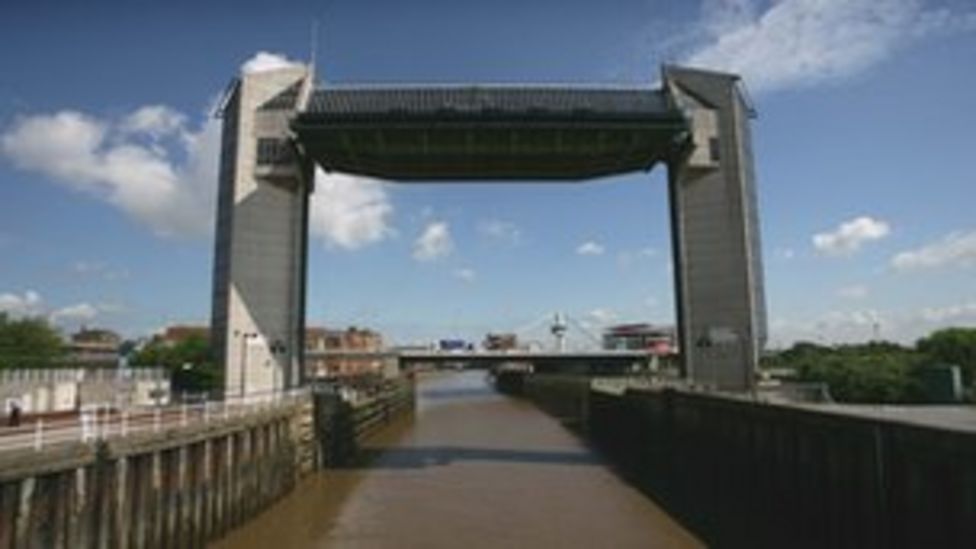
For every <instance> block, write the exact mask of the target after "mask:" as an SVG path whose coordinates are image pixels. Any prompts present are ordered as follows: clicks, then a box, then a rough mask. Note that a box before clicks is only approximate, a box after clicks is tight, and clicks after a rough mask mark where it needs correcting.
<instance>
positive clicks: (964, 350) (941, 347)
mask: <svg viewBox="0 0 976 549" xmlns="http://www.w3.org/2000/svg"><path fill="white" fill-rule="evenodd" d="M916 347H917V348H918V350H919V352H921V353H922V354H923V355H924V356H925V358H926V359H927V360H929V361H930V362H937V363H942V364H952V365H956V366H959V368H960V369H961V370H962V377H963V382H964V383H965V384H966V385H972V383H973V378H974V377H976V328H945V329H942V330H938V331H935V332H932V333H931V334H929V335H928V337H924V338H922V339H920V340H918V343H917V345H916Z"/></svg>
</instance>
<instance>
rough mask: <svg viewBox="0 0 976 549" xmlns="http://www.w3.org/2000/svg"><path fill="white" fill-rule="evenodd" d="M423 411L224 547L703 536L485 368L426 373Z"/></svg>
mask: <svg viewBox="0 0 976 549" xmlns="http://www.w3.org/2000/svg"><path fill="white" fill-rule="evenodd" d="M419 396H420V399H419V403H418V411H417V414H416V416H415V417H414V418H412V419H411V420H409V421H405V422H403V424H401V425H397V426H396V427H393V428H390V429H388V430H387V431H386V432H384V433H382V434H381V435H380V436H378V437H376V438H375V440H373V441H372V442H371V443H370V444H369V446H368V448H367V451H368V452H369V453H370V454H371V456H372V458H373V459H371V460H370V464H369V466H365V467H366V468H363V469H349V470H342V471H335V472H332V471H330V472H328V473H324V474H321V475H317V476H315V477H312V478H310V479H308V480H307V481H304V482H303V483H302V485H301V486H299V487H298V489H297V490H296V491H295V493H294V494H292V495H291V496H289V497H287V498H286V499H285V500H283V501H282V502H281V503H280V504H278V505H276V506H275V507H274V508H272V509H271V510H269V511H268V512H267V513H264V514H263V515H261V516H260V517H258V518H257V519H256V520H254V521H252V522H251V523H249V524H248V525H246V526H245V527H243V528H241V529H239V530H237V531H235V532H232V533H231V535H230V536H228V537H227V538H225V540H223V541H222V542H221V543H220V544H219V545H218V546H219V547H228V548H229V547H235V548H236V547H272V548H277V549H284V548H286V547H364V548H366V547H369V548H387V547H389V548H394V547H395V548H413V547H416V548H463V549H474V548H480V547H506V548H509V547H526V548H540V547H560V548H568V547H586V548H590V547H592V548H627V547H635V548H636V547H641V548H647V547H699V546H701V543H700V542H699V541H698V540H696V539H695V538H694V536H692V535H691V534H690V533H689V532H688V531H686V530H685V529H684V528H682V527H681V525H679V524H677V523H676V522H675V521H674V520H673V519H672V518H670V517H669V516H668V515H667V514H666V513H664V512H663V511H662V510H661V509H660V508H659V507H657V506H656V505H655V504H654V503H653V502H652V501H651V500H649V499H647V498H646V497H645V496H643V495H641V494H640V493H639V492H637V491H636V490H634V489H632V488H631V487H629V486H628V485H626V484H625V483H624V482H623V481H621V480H620V479H619V478H617V476H615V475H614V473H613V472H612V471H611V470H610V469H609V468H607V467H606V465H605V464H603V463H602V462H601V461H600V459H599V458H598V457H597V456H596V455H594V454H593V453H592V452H591V451H589V450H588V449H587V448H586V447H585V446H584V445H583V444H582V443H581V442H580V441H579V440H578V439H577V438H576V437H575V436H574V435H573V434H571V433H570V432H568V431H567V430H566V429H564V428H563V427H562V426H561V425H560V424H559V423H558V422H557V421H555V420H554V419H552V418H550V417H548V416H546V415H545V414H543V413H542V412H540V411H539V410H537V409H536V408H534V407H533V406H532V405H530V404H528V403H525V402H522V401H519V400H515V399H511V398H508V397H505V396H501V395H498V394H496V393H495V392H494V391H493V390H492V389H491V388H490V387H489V386H488V385H487V383H486V382H485V379H484V373H483V372H465V373H458V374H438V375H433V376H431V377H427V378H425V379H423V380H422V381H421V384H420V387H419Z"/></svg>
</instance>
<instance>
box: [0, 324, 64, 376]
mask: <svg viewBox="0 0 976 549" xmlns="http://www.w3.org/2000/svg"><path fill="white" fill-rule="evenodd" d="M65 352H66V351H65V347H64V344H63V343H62V341H61V336H60V335H58V332H57V331H55V330H54V328H52V327H51V326H50V325H49V324H48V323H47V321H46V320H45V319H43V318H40V317H38V318H21V319H13V318H10V316H9V315H7V313H0V368H11V369H12V368H47V367H51V366H56V365H57V364H58V361H59V359H60V358H62V357H63V356H64V355H65Z"/></svg>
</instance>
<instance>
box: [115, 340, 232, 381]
mask: <svg viewBox="0 0 976 549" xmlns="http://www.w3.org/2000/svg"><path fill="white" fill-rule="evenodd" d="M129 363H130V364H131V365H132V366H135V367H139V366H156V367H163V368H166V369H167V370H169V374H170V383H171V384H172V388H173V392H174V393H201V392H210V391H213V390H215V389H218V388H219V387H220V386H221V384H222V375H221V372H220V369H219V368H218V367H217V363H216V361H215V360H214V356H213V352H212V350H211V348H210V342H209V341H208V340H207V339H206V338H203V337H200V336H191V337H188V338H186V339H184V340H182V341H179V342H177V343H176V344H172V343H168V342H163V341H154V342H152V343H150V344H148V345H146V346H145V347H144V348H143V349H142V350H141V351H139V352H137V353H136V354H135V355H133V357H132V358H131V359H130V361H129Z"/></svg>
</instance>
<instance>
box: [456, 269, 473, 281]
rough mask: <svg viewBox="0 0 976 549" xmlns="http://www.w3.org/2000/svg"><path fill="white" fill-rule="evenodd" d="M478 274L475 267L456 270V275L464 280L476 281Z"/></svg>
mask: <svg viewBox="0 0 976 549" xmlns="http://www.w3.org/2000/svg"><path fill="white" fill-rule="evenodd" d="M477 276H478V275H477V273H475V271H474V269H468V268H463V269H455V270H454V277H455V278H457V279H459V280H463V281H464V282H474V279H475V278H476V277H477Z"/></svg>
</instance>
